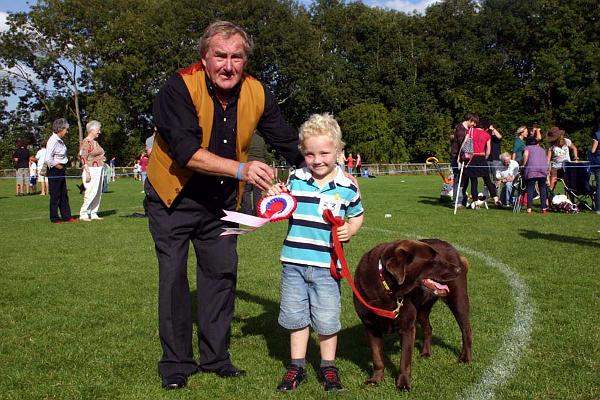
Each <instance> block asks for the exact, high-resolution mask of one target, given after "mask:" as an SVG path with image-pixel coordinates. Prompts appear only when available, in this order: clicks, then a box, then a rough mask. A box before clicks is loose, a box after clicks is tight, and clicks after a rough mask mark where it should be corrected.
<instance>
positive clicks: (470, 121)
mask: <svg viewBox="0 0 600 400" xmlns="http://www.w3.org/2000/svg"><path fill="white" fill-rule="evenodd" d="M478 123H479V115H477V114H475V113H468V114H467V115H466V116H465V119H464V121H463V122H461V123H460V124H458V125H456V127H455V128H454V134H453V135H452V138H451V139H450V166H451V167H452V173H453V174H454V184H453V185H452V194H453V196H460V194H459V191H458V179H459V175H460V168H459V166H458V162H459V159H458V158H459V156H460V148H461V146H462V144H463V142H464V141H465V136H466V135H467V132H468V130H469V129H471V128H474V127H475V126H476V125H477V124H478ZM461 185H462V187H464V188H465V190H463V192H464V193H466V187H467V183H466V182H461ZM455 199H456V197H455ZM459 204H460V203H459Z"/></svg>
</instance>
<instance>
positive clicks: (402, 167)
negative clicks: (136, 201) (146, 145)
mask: <svg viewBox="0 0 600 400" xmlns="http://www.w3.org/2000/svg"><path fill="white" fill-rule="evenodd" d="M438 165H439V168H440V169H441V170H442V171H444V172H445V173H448V172H449V171H450V164H449V163H441V164H438ZM277 169H278V170H280V171H282V172H284V171H287V168H286V167H283V166H282V167H277ZM365 170H366V171H367V172H368V174H369V175H371V176H383V175H430V174H437V173H438V171H437V170H436V169H435V168H434V167H433V166H432V165H427V164H425V163H409V164H363V165H362V167H361V171H365ZM15 174H16V170H14V169H2V170H0V178H14V177H15ZM66 174H67V176H81V168H67V171H66ZM353 174H354V175H359V171H358V170H357V169H356V168H355V169H354V171H353ZM115 175H116V177H117V178H119V177H132V176H133V167H116V168H115Z"/></svg>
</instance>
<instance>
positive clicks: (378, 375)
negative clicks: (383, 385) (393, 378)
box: [365, 371, 383, 385]
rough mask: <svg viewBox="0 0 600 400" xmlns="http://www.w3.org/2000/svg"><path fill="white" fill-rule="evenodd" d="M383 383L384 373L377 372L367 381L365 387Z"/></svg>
mask: <svg viewBox="0 0 600 400" xmlns="http://www.w3.org/2000/svg"><path fill="white" fill-rule="evenodd" d="M382 381H383V371H375V372H373V375H371V377H370V378H369V379H367V380H366V381H365V385H378V384H379V383H380V382H382Z"/></svg>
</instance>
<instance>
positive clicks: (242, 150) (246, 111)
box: [148, 63, 265, 207]
mask: <svg viewBox="0 0 600 400" xmlns="http://www.w3.org/2000/svg"><path fill="white" fill-rule="evenodd" d="M178 73H179V75H180V76H181V78H182V79H183V81H184V83H185V85H186V87H187V89H188V91H189V92H190V96H191V98H192V102H193V103H194V107H195V108H196V112H197V114H198V121H199V123H200V128H201V129H202V143H201V147H202V148H203V149H207V148H208V145H209V143H210V135H211V132H212V124H213V116H214V103H213V100H212V98H211V97H210V95H209V94H208V88H207V86H206V80H205V73H204V69H203V67H202V64H200V63H197V64H193V65H191V66H189V67H187V68H184V69H181V70H179V71H178ZM264 108H265V91H264V89H263V86H262V84H261V83H260V82H259V81H258V80H256V79H254V78H253V77H251V76H250V75H246V74H244V77H243V78H242V86H241V88H240V95H239V98H238V103H237V136H236V146H235V152H236V157H237V160H238V161H240V162H245V161H246V160H247V159H248V148H249V147H250V140H251V138H252V134H253V133H254V131H255V130H256V126H257V125H258V121H259V120H260V117H261V116H262V114H263V111H264ZM192 174H193V171H192V170H190V169H187V168H185V166H180V165H179V164H177V162H176V161H175V160H173V158H172V157H171V156H170V155H169V146H168V144H167V142H166V141H165V140H164V139H163V138H162V137H161V136H160V132H159V134H158V135H156V138H155V140H154V145H153V146H152V155H151V157H150V162H149V163H148V179H150V182H151V183H152V186H153V187H154V190H156V193H158V195H159V196H160V198H161V200H162V201H163V203H164V204H165V205H166V206H167V207H171V206H172V205H173V203H174V202H175V199H176V198H177V196H178V195H179V193H180V192H181V191H182V190H183V187H184V186H185V185H186V183H187V182H188V181H189V179H190V178H191V176H192ZM242 193H243V182H240V185H239V187H238V206H239V203H240V199H241V194H242Z"/></svg>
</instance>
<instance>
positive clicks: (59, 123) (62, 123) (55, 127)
mask: <svg viewBox="0 0 600 400" xmlns="http://www.w3.org/2000/svg"><path fill="white" fill-rule="evenodd" d="M68 128H69V123H68V122H67V120H66V119H64V118H59V119H57V120H55V121H54V122H53V123H52V132H54V133H57V132H60V131H62V130H63V129H68Z"/></svg>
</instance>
